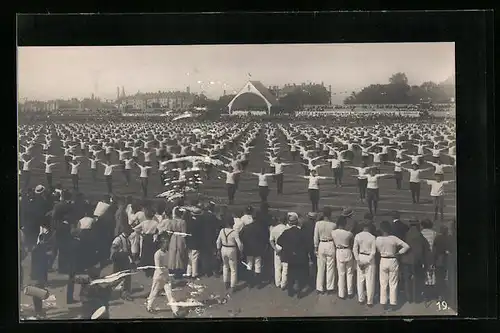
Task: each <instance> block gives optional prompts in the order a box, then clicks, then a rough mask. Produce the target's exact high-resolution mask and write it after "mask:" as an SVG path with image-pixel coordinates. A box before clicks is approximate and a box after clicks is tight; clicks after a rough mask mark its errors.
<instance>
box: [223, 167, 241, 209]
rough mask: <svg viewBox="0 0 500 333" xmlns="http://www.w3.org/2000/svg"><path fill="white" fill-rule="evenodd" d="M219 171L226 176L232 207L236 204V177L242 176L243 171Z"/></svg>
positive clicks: (228, 195)
mask: <svg viewBox="0 0 500 333" xmlns="http://www.w3.org/2000/svg"><path fill="white" fill-rule="evenodd" d="M218 170H219V171H220V172H222V173H224V174H225V175H226V186H227V198H228V201H229V204H230V205H232V204H233V203H234V195H235V194H236V180H235V176H236V175H238V174H240V173H241V171H239V170H234V171H232V172H229V171H226V170H220V169H218Z"/></svg>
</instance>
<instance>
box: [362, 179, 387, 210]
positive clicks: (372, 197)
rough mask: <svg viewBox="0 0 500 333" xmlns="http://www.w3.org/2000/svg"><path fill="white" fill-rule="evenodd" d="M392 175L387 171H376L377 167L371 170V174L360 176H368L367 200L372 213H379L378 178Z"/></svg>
mask: <svg viewBox="0 0 500 333" xmlns="http://www.w3.org/2000/svg"><path fill="white" fill-rule="evenodd" d="M389 176H392V175H391V174H387V173H379V174H377V173H376V170H375V169H371V170H370V174H369V175H364V176H359V177H362V178H366V202H367V203H368V209H369V210H370V214H372V215H376V214H377V207H378V200H379V186H378V180H379V179H380V178H384V177H389Z"/></svg>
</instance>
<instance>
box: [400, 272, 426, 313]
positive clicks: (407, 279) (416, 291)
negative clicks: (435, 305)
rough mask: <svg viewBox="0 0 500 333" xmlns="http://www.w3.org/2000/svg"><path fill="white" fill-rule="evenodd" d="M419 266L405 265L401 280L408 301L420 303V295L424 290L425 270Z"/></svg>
mask: <svg viewBox="0 0 500 333" xmlns="http://www.w3.org/2000/svg"><path fill="white" fill-rule="evenodd" d="M421 267H422V266H421V265H420V266H419V265H418V264H403V265H402V269H401V278H402V282H403V287H404V292H405V296H406V301H407V302H410V303H413V302H415V303H418V302H420V293H421V292H422V288H423V278H424V276H423V270H422V268H421Z"/></svg>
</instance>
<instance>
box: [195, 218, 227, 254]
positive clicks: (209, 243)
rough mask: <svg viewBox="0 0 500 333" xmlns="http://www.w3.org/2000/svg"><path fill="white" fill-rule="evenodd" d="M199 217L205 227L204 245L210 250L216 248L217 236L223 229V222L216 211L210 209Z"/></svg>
mask: <svg viewBox="0 0 500 333" xmlns="http://www.w3.org/2000/svg"><path fill="white" fill-rule="evenodd" d="M199 219H200V224H201V227H202V228H203V247H204V248H205V249H208V250H210V249H214V248H215V247H216V244H215V243H216V241H217V237H218V235H219V232H220V230H221V229H222V223H221V222H220V220H219V219H218V218H217V217H216V216H215V214H214V213H212V212H209V211H205V212H204V213H203V214H202V215H201V216H200V217H199Z"/></svg>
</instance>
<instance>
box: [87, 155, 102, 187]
mask: <svg viewBox="0 0 500 333" xmlns="http://www.w3.org/2000/svg"><path fill="white" fill-rule="evenodd" d="M89 161H90V172H91V174H92V180H93V181H94V182H95V181H96V180H97V162H99V161H100V160H99V158H97V157H89Z"/></svg>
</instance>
